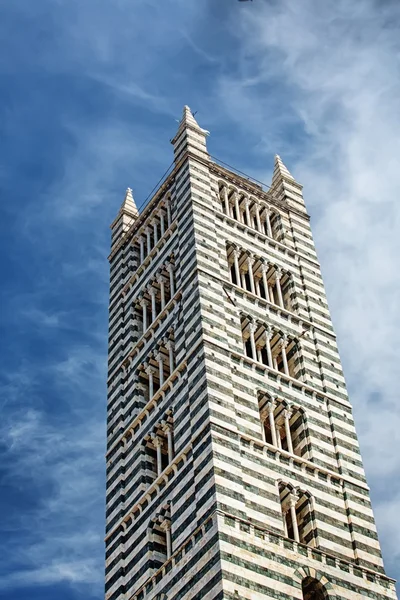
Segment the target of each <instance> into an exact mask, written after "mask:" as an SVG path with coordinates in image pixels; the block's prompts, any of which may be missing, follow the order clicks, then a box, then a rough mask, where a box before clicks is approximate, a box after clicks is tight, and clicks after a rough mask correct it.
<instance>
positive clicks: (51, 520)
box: [0, 348, 105, 595]
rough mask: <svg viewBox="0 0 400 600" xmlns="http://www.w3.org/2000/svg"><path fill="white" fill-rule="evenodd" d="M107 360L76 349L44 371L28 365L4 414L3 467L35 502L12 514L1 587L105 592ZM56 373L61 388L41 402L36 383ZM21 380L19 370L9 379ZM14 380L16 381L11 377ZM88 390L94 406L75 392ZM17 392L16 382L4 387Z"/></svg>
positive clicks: (0, 436)
mask: <svg viewBox="0 0 400 600" xmlns="http://www.w3.org/2000/svg"><path fill="white" fill-rule="evenodd" d="M102 359H103V357H102V356H101V355H100V356H99V352H98V350H97V349H94V348H93V349H91V348H77V349H76V350H75V352H74V351H73V350H70V355H69V356H68V357H67V359H65V360H63V361H61V362H60V363H59V362H53V363H48V364H47V365H46V366H44V365H43V367H39V368H33V369H31V370H29V368H25V369H24V370H23V372H22V373H21V374H22V380H23V385H21V386H20V387H19V388H18V389H16V390H15V394H14V399H18V400H19V406H18V405H17V403H16V402H14V403H11V404H10V405H8V407H7V411H6V412H4V411H3V419H2V422H1V426H0V442H1V445H2V448H3V449H4V450H3V461H4V465H7V466H8V468H7V469H6V470H5V471H4V472H3V475H2V485H5V486H7V485H9V484H12V486H13V487H14V488H15V489H19V490H22V491H23V494H24V498H25V499H26V500H27V501H29V499H30V502H31V506H30V507H26V508H25V509H24V510H23V511H16V512H12V513H11V514H10V515H9V518H8V522H7V525H6V526H3V533H7V532H10V531H12V532H13V537H12V539H11V541H10V543H9V548H8V554H7V556H3V564H2V569H1V571H2V572H0V589H1V588H3V589H8V588H17V587H25V586H29V585H37V584H43V585H47V584H52V583H58V582H60V581H65V582H68V583H69V584H70V585H79V586H80V587H82V586H88V588H87V589H88V590H90V591H91V592H93V593H96V594H99V595H100V593H101V587H102V581H101V573H102V572H103V565H104V555H103V544H102V538H103V531H102V529H101V523H102V522H103V519H104V508H103V502H101V501H100V502H99V499H102V498H104V489H105V488H104V486H105V480H104V472H103V470H102V469H101V468H99V465H101V464H102V463H103V456H104V450H105V411H104V410H103V408H102V407H103V402H102V398H103V396H104V394H103V391H104V390H103V387H104V386H103V383H104V382H103V377H104V368H103V364H102ZM49 375H50V376H54V377H55V379H56V381H57V385H56V389H57V391H56V392H54V388H52V390H53V393H54V403H56V404H57V406H58V407H60V408H62V410H57V409H55V410H51V409H50V408H49V407H48V405H45V403H46V402H48V401H49V398H43V400H42V401H38V398H37V397H36V396H35V395H32V396H30V395H29V392H30V390H33V389H34V381H35V380H37V379H38V378H41V377H44V376H49ZM10 378H11V379H12V380H13V381H14V380H15V381H18V379H19V374H18V373H15V374H14V376H12V375H11V377H10ZM11 383H12V382H11ZM77 391H78V392H79V393H80V394H82V395H85V394H86V401H87V404H86V405H84V404H82V403H81V402H80V403H77V402H76V401H75V399H74V394H75V393H77ZM1 393H2V395H3V394H4V395H6V396H8V395H9V393H10V383H9V384H7V385H6V386H4V387H2V389H1Z"/></svg>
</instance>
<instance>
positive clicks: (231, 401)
mask: <svg viewBox="0 0 400 600" xmlns="http://www.w3.org/2000/svg"><path fill="white" fill-rule="evenodd" d="M207 135H208V132H207V131H205V130H204V129H202V128H201V127H200V126H199V125H198V123H197V122H196V120H195V118H194V116H193V115H192V113H191V111H190V109H189V108H188V107H185V108H184V111H183V116H182V120H181V122H180V124H179V128H178V132H177V134H176V136H175V138H174V139H173V140H172V144H173V148H174V165H173V168H172V170H171V171H170V173H169V175H168V176H167V177H166V178H165V180H164V181H163V182H162V184H161V185H160V187H159V189H158V190H157V191H156V193H155V194H154V196H153V197H152V198H151V200H150V201H149V203H148V204H147V205H146V206H145V208H143V210H141V211H140V212H139V211H138V209H137V207H136V204H135V201H134V199H133V196H132V192H131V190H130V189H128V191H127V193H126V196H125V199H124V202H123V204H122V206H121V209H120V211H119V212H118V215H117V217H116V219H115V221H114V223H113V224H112V247H111V254H110V306H109V311H110V325H109V372H108V418H107V455H106V458H107V497H106V518H107V526H106V599H107V600H145V599H146V600H156V599H157V600H178V599H180V600H189V599H190V600H215V599H221V600H222V599H224V600H238V599H247V600H267V599H271V600H272V599H275V600H276V599H278V600H293V599H296V600H297V599H298V600H323V599H329V600H334V599H335V600H339V599H341V600H342V599H343V600H344V599H346V600H350V599H351V600H358V599H359V600H361V599H365V598H369V599H374V600H384V599H388V598H391V599H393V600H394V599H396V592H395V587H394V581H393V580H392V579H390V578H389V577H387V576H386V574H385V571H384V568H383V562H382V557H381V551H380V546H379V541H378V538H377V533H376V527H375V522H374V517H373V513H372V508H371V502H370V497H369V488H368V486H367V483H366V480H365V475H364V470H363V466H362V462H361V456H360V451H359V447H358V441H357V435H356V432H355V428H354V422H353V416H352V407H351V404H350V402H349V399H348V396H347V391H346V386H345V381H344V377H343V372H342V367H341V364H340V359H339V354H338V350H337V345H336V336H335V332H334V329H333V326H332V322H331V318H330V314H329V309H328V305H327V300H326V295H325V290H324V285H323V282H322V278H321V271H320V265H319V263H318V259H317V255H316V251H315V247H314V243H313V239H312V232H311V228H310V218H309V216H308V214H307V210H306V207H305V204H304V200H303V194H302V186H301V185H300V184H299V183H298V182H297V181H296V180H295V179H294V177H293V176H292V175H291V173H290V172H289V170H288V169H287V168H286V167H285V165H284V164H283V162H282V160H281V159H280V157H279V156H276V157H275V166H274V171H273V176H272V184H271V187H270V188H268V189H264V187H263V186H261V185H260V184H258V183H257V182H253V181H252V180H251V179H250V178H247V177H243V176H242V175H239V174H238V173H236V172H235V171H234V170H229V169H227V168H225V167H224V166H221V165H220V164H218V163H217V162H216V161H214V160H212V159H211V157H210V155H209V154H208V151H207V145H206V139H207Z"/></svg>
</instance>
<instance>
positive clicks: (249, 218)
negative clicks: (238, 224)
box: [244, 198, 252, 227]
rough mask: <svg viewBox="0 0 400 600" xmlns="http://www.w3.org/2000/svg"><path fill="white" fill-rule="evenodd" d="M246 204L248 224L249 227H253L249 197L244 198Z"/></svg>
mask: <svg viewBox="0 0 400 600" xmlns="http://www.w3.org/2000/svg"><path fill="white" fill-rule="evenodd" d="M244 206H245V211H246V225H247V227H251V226H252V225H251V216H250V200H249V199H248V198H245V200H244Z"/></svg>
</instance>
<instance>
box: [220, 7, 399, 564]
mask: <svg viewBox="0 0 400 600" xmlns="http://www.w3.org/2000/svg"><path fill="white" fill-rule="evenodd" d="M399 17H400V9H399V5H398V4H397V3H393V2H387V3H379V4H378V3H375V2H372V1H369V0H364V1H363V2H359V3H357V5H353V4H349V3H348V2H343V1H339V2H326V3H323V4H321V3H319V2H316V1H314V0H308V1H306V2H302V3H301V4H293V3H292V2H289V1H288V0H283V1H282V2H279V3H271V4H270V3H260V4H259V5H258V6H257V7H254V10H253V11H247V12H246V14H245V15H244V20H242V21H241V23H240V27H239V28H238V38H239V39H240V54H241V57H242V60H241V61H240V64H241V69H240V74H239V76H237V75H236V76H235V77H234V78H230V77H229V76H226V77H225V78H224V79H223V80H221V82H220V83H221V88H220V90H219V93H220V100H221V101H222V102H223V103H224V105H226V106H227V110H228V111H229V114H230V115H231V117H232V118H235V116H236V119H237V123H238V126H240V127H243V128H248V127H250V130H251V129H253V130H254V132H255V131H263V129H262V126H263V125H264V124H265V123H266V122H268V121H269V124H268V125H267V127H266V130H264V131H266V133H265V136H268V139H264V140H263V142H264V144H265V147H266V148H269V147H270V146H271V144H272V145H273V144H276V143H277V138H278V137H280V141H279V151H280V152H281V153H282V154H283V156H284V158H286V161H287V163H288V164H289V166H290V168H291V170H292V172H293V173H294V174H295V175H296V176H297V178H298V180H299V181H301V182H302V183H303V184H304V193H305V198H306V202H307V204H308V206H309V208H310V210H311V212H312V214H313V215H314V221H313V224H314V233H315V238H316V242H317V247H318V250H319V252H320V257H321V261H322V266H323V272H324V274H325V280H326V284H327V288H328V298H329V300H330V304H331V308H332V312H333V318H334V323H335V325H336V327H337V332H338V338H339V346H340V349H341V351H342V356H343V362H344V366H345V373H346V375H347V380H348V385H349V388H350V392H351V399H352V401H353V403H354V406H355V413H356V423H357V424H358V431H359V434H360V442H361V448H362V451H363V455H364V459H365V464H366V468H367V473H368V474H369V475H370V481H371V483H372V486H373V489H374V490H375V494H374V497H375V505H376V507H377V515H378V525H380V524H382V538H383V543H384V549H385V548H387V551H386V553H385V554H386V560H387V562H388V563H390V570H391V571H392V572H393V570H396V569H398V568H399V566H398V565H396V564H395V561H396V560H397V559H398V555H397V558H396V555H393V553H391V551H390V548H393V545H396V544H397V546H398V545H399V543H400V527H396V526H395V525H394V523H395V521H394V522H393V523H392V527H391V528H390V531H389V528H388V527H387V522H385V518H384V517H383V514H384V513H385V509H383V507H386V506H387V505H388V503H389V504H390V506H391V510H395V508H394V507H397V510H399V509H400V505H399V503H398V498H397V497H393V501H391V500H388V485H387V482H388V479H390V480H391V481H393V480H397V481H398V480H399V477H400V456H399V453H398V452H396V451H394V448H396V447H398V446H399V442H400V434H399V431H400V413H399V410H398V406H397V404H398V402H397V400H398V391H397V387H398V383H397V379H398V364H397V363H398V359H397V355H396V346H397V344H396V342H397V338H398V337H399V334H400V321H399V318H398V306H399V303H400V275H399V274H398V269H397V256H398V255H399V253H400V238H399V235H398V232H399V230H400V229H399V227H400V207H399V203H398V199H397V196H398V191H399V189H400V173H399V170H398V168H397V166H396V162H397V159H396V157H397V156H398V155H399V153H400V136H399V132H400V113H399V110H398V102H399V97H400V79H399V62H398V57H399V54H400V42H399V36H398V27H395V26H393V24H394V23H397V24H398V23H399ZM236 25H237V24H236ZM243 57H246V60H244V59H243ZM250 76H251V77H252V78H253V80H254V81H253V82H251V81H250V83H249V77H250ZM254 82H255V83H254ZM263 87H264V88H269V89H270V90H272V91H271V93H272V94H273V93H274V91H273V90H274V88H275V93H276V97H275V100H279V101H280V102H281V108H280V111H279V112H278V113H277V115H278V124H276V123H275V122H274V119H275V114H274V111H272V110H271V107H270V104H269V101H268V99H267V104H266V107H265V106H263V99H262V96H261V92H262V88H263ZM232 90H234V93H233V94H232ZM288 90H290V92H291V93H290V94H288ZM243 106H244V107H246V106H247V107H250V106H254V107H255V109H254V111H252V114H251V116H250V118H249V119H247V118H246V119H243V120H242V118H241V117H242V113H241V112H240V107H243ZM296 120H297V121H298V122H299V123H300V124H301V130H302V133H301V134H300V137H301V138H302V143H301V144H298V143H293V140H292V139H291V138H290V137H286V136H281V135H280V132H281V131H282V127H283V128H285V127H287V125H288V124H289V125H290V123H293V122H294V121H296ZM285 121H286V125H285ZM261 135H262V134H261ZM388 440H391V441H390V444H389V443H388ZM395 488H396V486H395ZM395 488H393V493H394V490H395ZM389 490H390V488H389ZM389 494H390V491H389ZM389 535H390V537H391V540H390V541H389V540H386V538H387V536H389ZM386 544H387V546H386Z"/></svg>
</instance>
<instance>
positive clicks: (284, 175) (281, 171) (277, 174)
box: [272, 154, 294, 185]
mask: <svg viewBox="0 0 400 600" xmlns="http://www.w3.org/2000/svg"><path fill="white" fill-rule="evenodd" d="M281 179H291V180H293V181H294V177H293V175H292V174H291V173H290V171H289V169H288V168H287V167H286V166H285V165H284V164H283V162H282V159H281V157H280V156H279V154H275V163H274V172H273V174H272V185H274V184H275V183H276V182H277V181H278V180H281Z"/></svg>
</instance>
